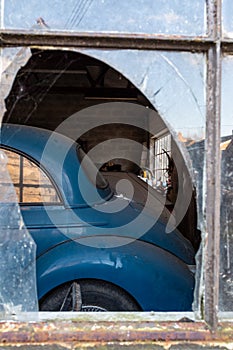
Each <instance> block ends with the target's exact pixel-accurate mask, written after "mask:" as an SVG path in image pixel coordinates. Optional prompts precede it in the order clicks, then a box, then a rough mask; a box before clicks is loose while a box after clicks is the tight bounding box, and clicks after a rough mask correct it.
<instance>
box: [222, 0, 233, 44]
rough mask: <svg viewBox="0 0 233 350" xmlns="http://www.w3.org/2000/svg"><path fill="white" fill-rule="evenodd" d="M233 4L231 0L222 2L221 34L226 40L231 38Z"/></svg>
mask: <svg viewBox="0 0 233 350" xmlns="http://www.w3.org/2000/svg"><path fill="white" fill-rule="evenodd" d="M232 14H233V3H232V1H231V0H224V1H222V33H223V36H224V37H226V38H233V20H232V18H233V17H232Z"/></svg>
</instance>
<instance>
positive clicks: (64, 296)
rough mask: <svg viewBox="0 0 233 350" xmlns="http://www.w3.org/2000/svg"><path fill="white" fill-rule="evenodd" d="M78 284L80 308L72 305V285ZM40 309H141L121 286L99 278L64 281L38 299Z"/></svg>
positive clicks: (84, 310)
mask: <svg viewBox="0 0 233 350" xmlns="http://www.w3.org/2000/svg"><path fill="white" fill-rule="evenodd" d="M74 284H76V285H77V286H78V287H79V286H80V291H81V299H82V304H81V309H80V308H79V309H78V310H77V309H76V310H75V309H74V308H73V307H72V300H73V295H72V292H71V291H72V286H74ZM40 310H41V311H82V312H87V311H89V312H101V311H141V308H140V306H139V305H138V304H137V302H136V301H135V300H134V299H133V298H132V297H131V296H130V295H129V294H128V293H126V292H125V291H124V290H122V289H121V288H119V287H117V286H115V285H113V284H111V283H108V282H104V281H99V280H79V281H76V282H70V283H65V284H63V285H61V286H59V287H58V288H56V289H54V290H53V291H52V292H51V293H49V295H46V296H45V297H44V298H43V299H42V300H41V301H40Z"/></svg>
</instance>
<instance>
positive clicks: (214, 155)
mask: <svg viewBox="0 0 233 350" xmlns="http://www.w3.org/2000/svg"><path fill="white" fill-rule="evenodd" d="M208 4H209V6H208V10H209V11H211V13H210V12H209V14H208V24H209V33H210V34H211V35H213V36H214V38H215V45H213V46H212V47H211V48H210V49H209V50H208V53H207V87H206V88H207V92H206V94H207V96H206V104H207V120H206V196H205V198H206V199H205V210H206V234H207V237H206V246H205V251H204V263H205V276H204V277H205V278H204V280H205V282H204V283H205V293H204V318H205V321H206V322H207V323H208V324H209V326H210V327H211V329H212V330H216V328H217V322H218V296H219V244H220V234H219V231H220V186H221V179H220V176H221V172H220V161H221V159H220V157H221V153H220V147H219V145H220V96H221V86H220V85H221V50H220V47H221V31H220V28H221V27H220V21H221V0H210V1H208Z"/></svg>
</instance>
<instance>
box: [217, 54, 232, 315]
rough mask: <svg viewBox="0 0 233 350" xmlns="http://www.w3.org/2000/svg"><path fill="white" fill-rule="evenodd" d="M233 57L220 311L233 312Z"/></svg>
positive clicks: (226, 113)
mask: <svg viewBox="0 0 233 350" xmlns="http://www.w3.org/2000/svg"><path fill="white" fill-rule="evenodd" d="M232 73H233V57H232V56H226V57H224V59H223V69H222V124H221V144H220V149H221V155H222V163H221V164H222V167H221V170H222V172H221V175H222V179H221V195H222V198H221V225H220V230H221V231H220V234H221V236H220V241H221V244H220V249H221V256H220V300H219V310H220V311H231V312H232V311H233V277H232V276H233V274H232V271H233V254H232V247H233V116H232V91H233V82H232Z"/></svg>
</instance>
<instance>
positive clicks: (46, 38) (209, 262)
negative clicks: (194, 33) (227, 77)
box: [0, 0, 233, 342]
mask: <svg viewBox="0 0 233 350" xmlns="http://www.w3.org/2000/svg"><path fill="white" fill-rule="evenodd" d="M221 6H222V4H221V0H207V33H208V35H207V36H201V37H188V36H172V35H169V36H167V35H151V34H149V35H148V34H145V35H143V34H128V33H126V34H122V33H120V34H110V33H87V32H86V33H69V32H62V33H60V32H55V31H53V32H49V33H48V32H44V33H39V32H28V31H15V30H0V45H1V47H2V48H4V47H16V46H18V47H19V46H25V47H26V46H28V47H38V46H39V47H40V48H43V47H49V46H51V47H56V48H64V47H72V48H98V49H116V48H117V49H119V50H123V49H137V50H171V51H187V52H193V51H195V52H202V53H205V54H206V57H207V72H206V74H207V84H206V106H207V107H206V109H207V112H206V113H207V114H206V169H207V172H206V198H205V204H206V205H205V208H206V232H208V233H209V234H208V235H207V240H206V243H205V250H204V251H205V254H204V303H203V310H202V312H203V313H202V315H201V316H202V318H203V321H204V322H195V324H193V323H192V324H191V323H186V322H180V323H177V322H174V321H173V322H170V323H167V322H165V317H166V316H164V317H161V320H162V321H163V322H161V324H158V322H157V324H156V326H155V323H154V321H155V318H153V315H149V316H148V315H145V316H136V315H135V319H134V320H132V316H127V315H126V316H124V317H122V316H118V315H117V314H115V315H111V316H109V317H106V316H102V315H101V316H95V317H92V320H90V319H88V317H87V316H84V315H82V316H81V315H80V317H79V318H77V324H76V327H75V329H74V327H73V326H72V325H71V324H69V321H68V320H67V321H65V320H63V325H60V323H59V322H58V321H53V327H55V329H56V331H55V332H54V333H53V335H52V336H50V340H53V341H55V340H56V341H64V340H65V341H70V342H72V341H74V340H76V341H77V340H80V341H83V340H85V341H92V340H102V341H109V340H111V341H120V340H125V341H126V340H131V341H136V340H138V341H139V340H140V341H145V340H148V341H151V340H166V339H170V340H182V339H183V340H196V341H198V340H206V341H210V340H216V339H221V337H223V336H224V338H225V339H228V340H229V339H230V338H232V335H231V332H230V331H228V332H227V330H226V328H225V330H224V329H223V328H222V330H221V329H220V328H219V326H221V325H226V326H227V324H226V323H220V322H219V320H218V299H219V241H220V185H221V183H220V182H221V179H220V174H221V171H220V166H221V164H220V163H221V154H220V147H219V144H220V102H221V101H220V96H221V55H222V54H223V53H224V52H231V51H232V50H233V39H232V40H230V39H229V40H228V39H227V40H225V39H223V38H222V36H221ZM212 179H214V181H212ZM210 180H211V181H210ZM210 203H211V205H210ZM75 317H76V316H75ZM180 317H182V314H181V315H179V313H178V314H177V320H179V319H180ZM46 318H47V319H48V318H49V316H46ZM67 318H71V317H70V316H68V315H67ZM41 319H43V315H42V316H41V317H40V320H41ZM182 321H185V320H182ZM51 322H52V321H51ZM73 322H75V321H73ZM93 322H98V327H99V328H98V327H97V328H96V330H95V332H94V335H93V333H92V335H91V332H89V331H90V330H91V329H92V327H93ZM145 322H146V323H145ZM164 322H165V323H164ZM135 323H136V324H137V327H135V329H133V330H132V329H131V331H130V332H129V329H130V328H129V327H131V326H132V324H135ZM206 324H207V325H208V327H209V329H210V330H211V331H209V329H208V327H206ZM73 325H74V323H73ZM110 325H114V330H111V331H110V332H109V331H107V328H106V327H109V326H110ZM122 325H124V326H125V330H124V329H122ZM164 326H166V328H165V329H164V328H163V327H164ZM5 327H7V325H6V324H5ZM16 327H17V330H18V332H17V333H14V336H13V337H12V338H10V335H9V334H11V336H12V332H11V333H9V332H6V334H8V335H6V340H8V341H9V340H10V339H11V340H10V341H13V342H15V341H19V340H20V339H24V341H25V339H26V341H29V342H30V341H31V338H30V337H31V333H30V332H32V333H33V334H34V336H35V334H37V337H36V338H34V340H35V339H36V341H38V342H42V341H45V340H46V339H47V338H46V337H47V336H46V334H47V333H46V331H45V329H46V328H45V325H44V324H43V322H42V324H36V325H34V326H33V327H32V328H31V329H27V330H25V329H24V328H23V327H24V324H23V323H19V324H18V325H17V326H16ZM64 327H67V328H66V333H65V332H64ZM145 329H146V331H145ZM217 329H218V330H217ZM219 329H220V330H219ZM3 330H4V326H3ZM127 332H129V333H127ZM17 334H18V335H17ZM127 334H128V335H127ZM23 337H24V338H23Z"/></svg>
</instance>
